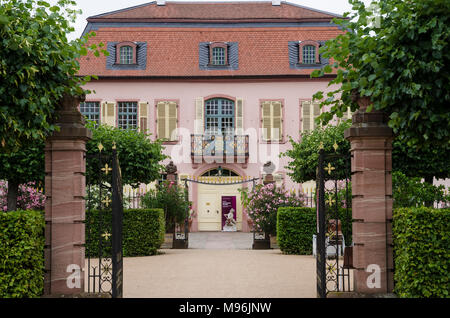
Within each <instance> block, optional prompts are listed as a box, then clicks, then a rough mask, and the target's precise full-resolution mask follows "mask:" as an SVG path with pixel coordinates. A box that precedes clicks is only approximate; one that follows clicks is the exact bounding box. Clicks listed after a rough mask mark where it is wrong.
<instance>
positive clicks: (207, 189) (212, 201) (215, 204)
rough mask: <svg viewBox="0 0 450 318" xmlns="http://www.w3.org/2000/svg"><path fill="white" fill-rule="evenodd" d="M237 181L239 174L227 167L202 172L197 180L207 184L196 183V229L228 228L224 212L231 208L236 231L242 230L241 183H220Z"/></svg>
mask: <svg viewBox="0 0 450 318" xmlns="http://www.w3.org/2000/svg"><path fill="white" fill-rule="evenodd" d="M224 178H225V179H226V180H227V182H228V183H232V182H238V181H239V180H240V178H242V177H240V176H239V174H238V173H237V172H236V171H234V170H232V169H228V168H222V167H220V166H219V167H217V168H212V169H209V170H207V171H205V172H203V173H202V174H201V175H200V177H199V180H203V181H205V182H207V183H209V184H197V212H198V213H197V225H198V231H223V230H230V228H229V227H224V226H225V219H226V216H225V215H226V214H228V213H229V212H230V210H231V209H233V216H234V219H235V221H236V227H235V230H236V231H242V219H243V215H242V210H243V209H242V203H241V195H240V192H239V189H241V188H242V186H243V185H242V184H227V185H224V184H222V183H223V182H222V181H223V179H224Z"/></svg>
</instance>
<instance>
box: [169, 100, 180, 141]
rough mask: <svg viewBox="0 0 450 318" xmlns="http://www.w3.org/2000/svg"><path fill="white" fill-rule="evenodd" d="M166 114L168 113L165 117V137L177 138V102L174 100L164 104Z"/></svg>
mask: <svg viewBox="0 0 450 318" xmlns="http://www.w3.org/2000/svg"><path fill="white" fill-rule="evenodd" d="M166 107H167V108H166V114H167V115H168V116H167V117H166V119H167V124H166V127H167V138H168V139H169V140H170V141H176V140H177V139H178V136H177V122H178V118H177V113H178V109H177V103H175V102H168V103H167V104H166Z"/></svg>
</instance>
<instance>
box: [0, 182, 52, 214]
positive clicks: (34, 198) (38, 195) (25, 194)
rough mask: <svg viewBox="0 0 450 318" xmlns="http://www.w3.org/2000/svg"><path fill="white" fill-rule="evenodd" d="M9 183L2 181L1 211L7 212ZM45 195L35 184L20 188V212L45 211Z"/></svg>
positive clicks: (22, 185)
mask: <svg viewBox="0 0 450 318" xmlns="http://www.w3.org/2000/svg"><path fill="white" fill-rule="evenodd" d="M7 195H8V182H6V181H0V209H1V210H2V211H5V212H6V210H7ZM44 206H45V195H44V194H43V193H42V191H39V190H37V189H36V183H35V182H28V183H26V184H21V185H20V186H19V191H18V196H17V209H18V210H44Z"/></svg>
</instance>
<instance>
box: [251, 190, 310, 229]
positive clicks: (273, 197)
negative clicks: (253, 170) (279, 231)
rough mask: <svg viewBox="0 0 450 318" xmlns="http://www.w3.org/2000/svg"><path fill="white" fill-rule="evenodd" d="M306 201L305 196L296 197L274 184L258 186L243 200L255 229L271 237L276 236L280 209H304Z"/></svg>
mask: <svg viewBox="0 0 450 318" xmlns="http://www.w3.org/2000/svg"><path fill="white" fill-rule="evenodd" d="M304 200H305V199H304V197H303V195H295V194H294V193H290V192H289V191H287V190H285V189H284V187H277V186H275V184H273V183H269V184H267V185H262V184H259V185H256V186H255V187H254V188H253V190H252V191H250V192H249V193H248V194H245V195H244V198H243V202H244V207H245V208H246V211H247V214H248V216H249V217H250V218H251V219H252V221H253V226H254V229H255V230H257V231H262V232H265V233H267V234H271V235H275V234H276V225H277V211H278V208H279V207H302V206H304V202H305V201H304Z"/></svg>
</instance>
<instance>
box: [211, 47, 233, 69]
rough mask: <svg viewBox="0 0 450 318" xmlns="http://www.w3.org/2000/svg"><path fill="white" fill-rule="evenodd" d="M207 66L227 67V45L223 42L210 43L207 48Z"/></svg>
mask: <svg viewBox="0 0 450 318" xmlns="http://www.w3.org/2000/svg"><path fill="white" fill-rule="evenodd" d="M209 49H210V51H209V52H210V53H209V55H210V56H209V64H210V65H212V66H225V65H228V45H227V44H226V43H224V42H215V43H211V44H210V46H209Z"/></svg>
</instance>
